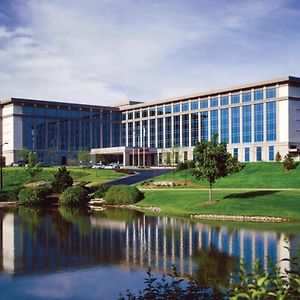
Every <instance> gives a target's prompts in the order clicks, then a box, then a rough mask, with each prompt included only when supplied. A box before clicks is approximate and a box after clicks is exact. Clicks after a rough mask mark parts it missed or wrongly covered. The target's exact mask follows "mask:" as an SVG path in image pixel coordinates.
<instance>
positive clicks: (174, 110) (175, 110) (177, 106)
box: [173, 103, 180, 113]
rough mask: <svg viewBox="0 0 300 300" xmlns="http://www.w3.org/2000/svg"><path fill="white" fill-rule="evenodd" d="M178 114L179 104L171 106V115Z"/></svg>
mask: <svg viewBox="0 0 300 300" xmlns="http://www.w3.org/2000/svg"><path fill="white" fill-rule="evenodd" d="M179 112H180V104H179V103H177V104H173V113H179Z"/></svg>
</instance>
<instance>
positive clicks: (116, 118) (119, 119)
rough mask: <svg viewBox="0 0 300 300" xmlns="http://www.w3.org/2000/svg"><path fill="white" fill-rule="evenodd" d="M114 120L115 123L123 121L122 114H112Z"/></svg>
mask: <svg viewBox="0 0 300 300" xmlns="http://www.w3.org/2000/svg"><path fill="white" fill-rule="evenodd" d="M112 120H113V121H121V114H120V113H119V112H116V111H113V112H112Z"/></svg>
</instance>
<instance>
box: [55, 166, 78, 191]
mask: <svg viewBox="0 0 300 300" xmlns="http://www.w3.org/2000/svg"><path fill="white" fill-rule="evenodd" d="M72 185H73V178H72V177H71V175H70V172H69V171H68V170H67V168H66V167H65V166H63V167H61V168H59V169H58V172H57V173H56V174H54V180H53V181H52V182H51V186H52V190H53V191H54V192H57V193H61V192H63V191H64V190H65V189H66V188H67V187H70V186H72Z"/></svg>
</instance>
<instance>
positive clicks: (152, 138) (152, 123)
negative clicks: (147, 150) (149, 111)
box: [150, 119, 156, 148]
mask: <svg viewBox="0 0 300 300" xmlns="http://www.w3.org/2000/svg"><path fill="white" fill-rule="evenodd" d="M155 132H156V124H155V119H151V120H150V147H152V148H154V147H156V145H155V137H156V133H155Z"/></svg>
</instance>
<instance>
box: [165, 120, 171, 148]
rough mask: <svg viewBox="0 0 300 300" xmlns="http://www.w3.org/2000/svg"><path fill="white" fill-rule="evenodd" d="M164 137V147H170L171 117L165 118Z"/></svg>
mask: <svg viewBox="0 0 300 300" xmlns="http://www.w3.org/2000/svg"><path fill="white" fill-rule="evenodd" d="M165 120H166V121H165V122H166V124H165V137H166V148H171V147H172V117H167V118H166V119H165Z"/></svg>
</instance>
